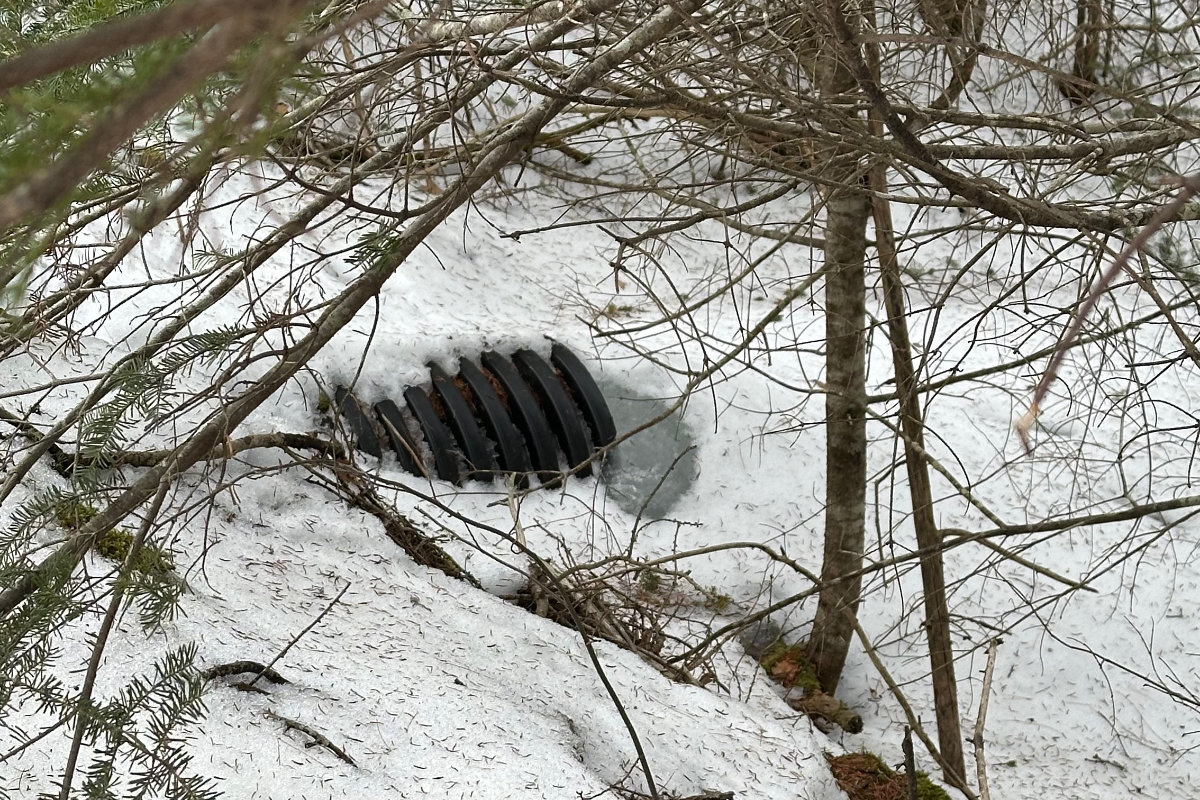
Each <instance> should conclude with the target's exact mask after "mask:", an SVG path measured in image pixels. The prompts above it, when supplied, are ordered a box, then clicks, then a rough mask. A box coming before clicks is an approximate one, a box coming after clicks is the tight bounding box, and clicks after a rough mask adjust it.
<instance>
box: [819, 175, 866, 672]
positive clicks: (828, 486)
mask: <svg viewBox="0 0 1200 800" xmlns="http://www.w3.org/2000/svg"><path fill="white" fill-rule="evenodd" d="M847 177H849V178H850V179H851V180H853V177H854V176H853V175H850V176H847ZM852 187H853V183H851V187H847V188H842V189H837V190H834V191H832V192H831V193H830V196H829V200H828V203H827V206H826V223H825V383H826V391H827V394H826V395H825V470H826V473H825V556H824V563H823V564H822V566H821V584H822V587H823V588H822V589H821V595H820V599H819V602H818V604H817V613H816V617H815V618H814V620H813V628H812V636H811V637H810V639H809V657H810V658H811V659H812V663H813V667H814V669H815V671H816V674H817V679H818V680H819V681H820V683H821V686H822V688H824V689H825V691H826V692H829V693H831V694H832V693H833V692H834V690H836V689H837V685H838V681H839V680H840V679H841V674H842V666H843V665H844V664H845V662H846V653H847V652H848V651H849V649H850V641H851V639H852V638H853V637H854V625H853V619H854V618H855V615H857V613H858V602H859V595H860V593H861V590H862V576H861V575H860V574H855V575H854V577H852V578H847V577H845V576H847V575H850V574H852V573H858V572H859V570H861V569H862V559H863V541H864V535H865V528H866V500H867V434H866V383H865V378H866V368H865V361H866V359H865V357H866V341H865V336H864V326H865V322H866V304H865V292H866V289H865V283H864V278H863V260H864V253H865V251H866V246H867V245H866V228H867V216H868V215H869V214H870V205H869V201H868V198H867V197H866V195H865V194H863V193H862V192H861V191H857V190H856V189H855V188H852Z"/></svg>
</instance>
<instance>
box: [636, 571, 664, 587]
mask: <svg viewBox="0 0 1200 800" xmlns="http://www.w3.org/2000/svg"><path fill="white" fill-rule="evenodd" d="M638 584H639V585H641V587H642V589H643V590H644V591H647V592H650V593H655V592H657V591H659V590H660V589H662V575H660V574H659V573H657V572H655V571H654V570H652V569H644V570H642V571H641V572H640V573H639V574H638Z"/></svg>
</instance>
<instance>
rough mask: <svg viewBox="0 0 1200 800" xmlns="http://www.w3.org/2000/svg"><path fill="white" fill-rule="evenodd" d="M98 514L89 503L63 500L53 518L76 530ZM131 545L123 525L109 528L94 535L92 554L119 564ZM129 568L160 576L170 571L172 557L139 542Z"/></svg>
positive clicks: (171, 568) (131, 540)
mask: <svg viewBox="0 0 1200 800" xmlns="http://www.w3.org/2000/svg"><path fill="white" fill-rule="evenodd" d="M99 513H100V512H99V510H98V509H97V508H96V507H95V506H93V505H91V504H89V503H84V502H80V501H78V500H67V501H64V502H62V503H60V504H59V506H58V508H57V509H55V511H54V519H55V521H56V522H58V524H59V525H61V526H62V527H64V528H66V529H67V530H78V529H79V528H82V527H83V526H84V525H86V524H87V523H89V522H91V521H92V520H93V519H94V518H95V517H96V515H97V514H99ZM132 546H133V534H132V533H130V532H129V531H128V530H126V529H125V528H109V529H108V530H107V531H106V532H104V533H102V534H100V536H98V537H97V538H96V544H95V545H94V546H93V548H92V549H93V550H94V551H95V552H96V555H98V556H100V557H102V558H107V559H108V560H109V561H115V562H117V563H118V564H123V563H125V558H126V557H127V556H128V555H129V548H130V547H132ZM133 569H134V571H135V572H142V573H146V574H155V575H163V574H166V573H168V572H172V571H174V569H175V559H174V558H173V557H172V556H171V554H170V553H168V552H167V551H166V550H163V549H162V548H161V547H158V546H157V545H153V544H143V545H142V548H141V549H140V550H138V554H137V557H136V558H134V560H133Z"/></svg>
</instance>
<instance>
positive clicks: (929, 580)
mask: <svg viewBox="0 0 1200 800" xmlns="http://www.w3.org/2000/svg"><path fill="white" fill-rule="evenodd" d="M873 122H874V124H873V128H875V130H876V131H877V132H878V133H882V128H883V125H882V123H879V122H878V121H877V120H875V121H873ZM884 170H885V167H884V166H883V165H882V164H880V165H878V166H876V167H874V168H872V170H871V188H872V189H873V190H874V191H875V193H876V194H875V198H874V201H873V202H874V214H875V241H876V249H877V251H878V253H879V269H880V272H881V274H882V278H883V294H884V302H885V305H886V307H887V314H888V339H889V340H890V341H891V345H892V363H893V364H894V367H895V370H896V396H897V398H898V399H899V400H900V429H901V432H902V434H903V437H904V464H905V467H906V468H907V470H908V486H909V496H910V497H911V498H912V507H913V527H914V528H916V534H917V547H918V548H919V549H920V551H921V586H922V589H923V590H924V601H925V636H926V639H927V641H928V642H929V663H930V672H931V676H932V681H933V706H934V714H935V715H936V717H937V730H938V749H939V750H940V751H941V755H942V764H941V767H942V777H943V778H944V779H945V780H946V782H947V783H949V784H950V785H951V786H955V787H958V788H959V789H966V788H967V784H966V778H965V776H966V765H965V762H964V761H963V746H962V743H963V738H962V730H961V725H960V722H959V718H958V682H957V680H956V679H955V676H954V650H953V643H952V641H951V639H950V610H949V606H948V604H947V601H946V576H945V573H944V571H943V569H942V551H941V549H940V546H941V543H942V536H941V533H940V532H939V531H938V528H937V520H936V518H935V517H934V514H933V492H932V490H931V488H930V484H929V465H928V464H926V463H925V441H924V439H925V422H924V416H923V414H922V411H921V398H920V395H919V394H918V393H917V375H916V370H915V369H914V367H913V356H912V345H911V343H910V340H909V336H908V321H907V319H906V317H905V302H904V286H903V284H902V283H901V278H900V265H899V263H898V262H897V259H896V246H895V234H894V231H893V228H892V213H891V208H890V207H889V205H888V201H887V199H886V198H885V197H884V195H885V194H886V192H887V178H886V174H885V172H884Z"/></svg>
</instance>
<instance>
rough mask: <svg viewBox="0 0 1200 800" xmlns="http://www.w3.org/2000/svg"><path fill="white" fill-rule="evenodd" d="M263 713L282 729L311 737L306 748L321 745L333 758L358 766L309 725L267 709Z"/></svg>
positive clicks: (343, 751)
mask: <svg viewBox="0 0 1200 800" xmlns="http://www.w3.org/2000/svg"><path fill="white" fill-rule="evenodd" d="M263 713H265V714H266V715H267V716H268V717H270V718H271V719H276V720H279V721H280V722H282V723H283V727H284V728H287V729H288V730H296V731H300V732H301V733H303V734H305V735H306V736H310V737H312V744H309V745H307V747H312V746H313V745H318V744H319V745H321V747H324V748H325V749H326V750H328V751H329V752H331V753H333V754H334V755H335V756H337V757H338V758H340V759H341V760H342V761H345V762H346V763H347V764H349V765H350V766H352V767H357V766H358V764H355V763H354V759H353V758H351V757H350V756H349V755H348V754H347V753H346V751H345V750H343V749H342V748H340V747H338V746H337V745H336V744H334V743H333V742H331V741H329V737H328V736H326V735H325V734H323V733H321V732H320V731H318V730H315V729H314V728H312V727H311V726H309V725H305V724H304V723H303V722H298V721H296V720H294V719H291V718H290V717H285V716H283V715H282V714H276V713H275V712H274V711H271V710H269V709H268V710H267V711H265V712H263Z"/></svg>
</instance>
